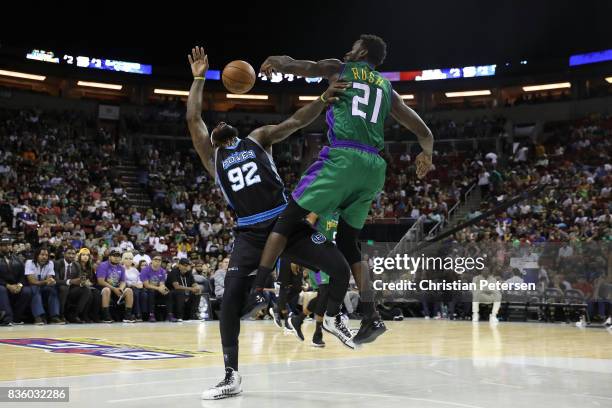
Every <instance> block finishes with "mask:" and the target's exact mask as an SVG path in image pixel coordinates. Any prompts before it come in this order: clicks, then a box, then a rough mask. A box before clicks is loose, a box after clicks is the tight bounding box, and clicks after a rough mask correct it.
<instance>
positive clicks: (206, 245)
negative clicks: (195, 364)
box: [0, 110, 612, 324]
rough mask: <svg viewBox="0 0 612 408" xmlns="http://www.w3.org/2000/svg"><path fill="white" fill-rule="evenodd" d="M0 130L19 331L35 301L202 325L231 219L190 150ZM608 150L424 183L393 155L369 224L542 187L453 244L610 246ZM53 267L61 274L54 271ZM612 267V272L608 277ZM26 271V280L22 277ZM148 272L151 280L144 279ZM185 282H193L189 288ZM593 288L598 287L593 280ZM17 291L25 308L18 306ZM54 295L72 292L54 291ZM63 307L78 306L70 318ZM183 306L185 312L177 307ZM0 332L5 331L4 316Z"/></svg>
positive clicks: (447, 174)
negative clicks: (145, 199) (132, 166)
mask: <svg viewBox="0 0 612 408" xmlns="http://www.w3.org/2000/svg"><path fill="white" fill-rule="evenodd" d="M158 114H159V112H158ZM0 119H1V122H0V141H1V147H0V217H1V219H2V224H1V233H2V236H3V237H4V239H6V241H5V242H4V243H5V244H6V245H0V246H2V248H3V249H2V254H3V255H4V256H3V257H2V258H3V259H0V276H4V274H6V277H9V278H11V279H12V281H11V283H8V280H5V281H3V280H2V279H4V278H0V286H4V287H7V285H10V290H7V291H5V292H7V296H5V297H6V298H7V299H9V301H10V302H12V304H13V312H14V315H16V316H17V317H15V316H13V317H12V319H13V321H14V322H19V321H21V320H20V319H21V316H20V315H19V313H21V314H23V315H24V316H25V315H27V314H28V312H27V310H26V309H27V308H25V309H24V306H23V305H24V304H25V303H27V302H30V304H31V305H32V306H31V308H30V309H31V310H30V313H32V318H33V319H34V321H35V322H36V323H39V324H40V323H44V322H45V321H44V320H43V319H42V317H41V314H40V307H43V308H45V310H46V312H45V314H46V316H47V317H48V319H47V321H49V322H51V323H57V324H60V323H62V322H64V321H65V320H66V319H68V320H72V321H77V322H78V321H98V320H105V321H110V320H113V319H119V318H121V319H125V320H126V321H136V320H140V319H142V320H149V319H156V318H158V317H159V316H157V317H156V315H155V311H154V310H153V309H154V308H155V307H160V306H161V307H162V308H165V310H166V313H165V316H166V317H167V318H168V319H169V320H171V321H174V320H178V319H188V318H195V317H198V318H201V312H202V309H201V306H202V302H201V300H200V299H196V298H195V297H196V296H201V295H202V294H207V295H209V296H210V297H211V298H214V297H215V294H216V295H217V297H221V296H222V282H223V279H222V276H223V274H224V273H225V270H224V269H223V268H226V267H227V257H228V255H229V254H230V253H231V250H232V245H233V232H232V228H233V226H234V219H233V216H232V214H231V212H230V211H229V210H228V208H227V206H226V205H225V202H224V201H223V198H222V195H221V193H220V191H219V188H218V187H217V186H216V185H215V183H214V182H213V180H212V179H211V177H209V176H208V175H207V174H206V172H205V171H204V169H203V166H201V164H200V162H199V160H198V159H197V156H196V155H195V153H194V152H193V151H192V150H189V149H184V150H172V148H171V147H170V146H171V145H168V144H167V143H164V142H159V143H150V144H145V145H142V146H137V147H136V148H135V149H134V150H133V151H132V152H131V154H130V153H128V151H127V150H128V143H127V141H126V139H125V136H124V135H122V136H121V137H116V136H114V135H113V134H112V132H109V131H108V130H105V129H104V128H101V127H98V126H97V124H96V123H95V122H93V121H89V120H87V118H83V117H79V116H78V115H74V114H68V113H55V114H50V113H44V112H39V111H31V110H18V111H13V110H0ZM168 120H169V119H168ZM176 123H177V125H178V124H179V123H180V121H178V120H177V121H176ZM259 125H260V123H258V122H256V121H255V120H248V121H245V122H243V123H239V124H238V126H240V127H241V134H242V135H245V134H248V133H249V131H250V130H251V129H252V128H253V127H256V126H259ZM432 128H433V130H434V134H435V133H436V131H439V132H440V133H444V132H451V131H450V130H449V129H452V128H454V129H455V130H453V132H457V133H456V135H468V136H469V137H480V136H479V135H491V134H492V133H491V132H493V134H497V132H498V131H501V129H503V120H502V119H495V120H489V121H488V120H485V119H483V120H481V121H475V122H473V123H465V124H462V125H459V126H458V125H456V124H452V122H439V123H437V124H433V123H432ZM449 135H451V136H452V137H454V136H453V134H451V133H449ZM470 135H471V136H470ZM468 136H466V137H468ZM460 137H461V136H460ZM299 143H303V141H300V142H298V143H297V144H296V145H295V146H292V147H291V148H289V149H278V152H279V154H277V155H276V162H277V167H278V169H279V173H280V174H281V175H282V177H283V178H284V181H285V183H286V185H287V191H291V190H292V188H293V187H294V186H295V185H296V184H297V182H298V180H299V177H300V174H301V172H302V171H303V167H304V165H305V164H307V163H303V162H302V161H300V160H299V159H300V158H301V155H302V150H303V149H302V148H301V146H299ZM610 143H611V142H610V122H609V121H606V120H598V121H587V122H584V123H577V124H575V125H574V126H573V127H572V128H566V129H560V130H559V131H558V134H555V135H554V136H553V137H550V138H549V139H548V141H545V142H542V143H541V144H529V145H523V146H520V147H519V148H517V149H516V151H515V152H514V154H513V155H508V157H505V158H504V159H505V160H503V162H504V163H503V165H502V163H501V162H502V160H501V159H502V158H501V157H500V160H499V163H498V157H497V155H496V154H495V153H493V152H489V153H486V152H484V151H483V152H476V153H475V154H476V155H475V156H474V154H472V155H466V154H463V155H462V154H458V153H457V152H448V153H439V154H437V156H436V157H435V158H434V163H436V165H437V166H438V167H437V168H436V169H435V170H434V172H433V173H432V174H431V175H430V176H428V177H427V178H426V179H425V180H416V178H415V175H414V168H413V167H414V164H413V163H414V158H413V157H410V155H409V154H407V153H404V154H400V155H396V156H391V155H387V161H388V163H389V164H388V178H387V183H386V186H385V191H384V192H383V193H381V194H380V196H379V197H377V199H376V200H375V202H374V203H373V204H372V209H371V213H370V221H374V222H380V221H382V220H385V219H392V220H393V222H395V220H397V219H402V218H406V219H411V220H416V219H418V218H421V217H425V218H426V219H427V220H428V222H430V223H438V222H441V221H443V220H444V219H445V218H446V217H447V216H448V211H449V209H450V208H451V207H452V206H453V205H455V204H456V203H457V202H458V201H459V200H460V199H461V197H462V195H463V193H465V191H466V190H467V189H468V188H469V187H470V186H471V184H472V183H473V182H474V180H478V185H479V186H480V189H481V190H482V193H483V196H484V197H485V201H484V202H483V206H482V207H481V208H480V209H478V210H477V211H474V212H473V213H472V214H470V216H476V215H478V213H479V212H480V213H481V212H484V211H486V210H487V209H489V208H491V207H492V206H494V205H495V204H496V203H498V202H500V201H503V200H505V199H507V198H508V197H510V196H512V195H514V194H516V193H518V192H520V191H522V190H524V189H525V188H527V187H528V186H531V185H533V184H536V183H539V182H546V183H548V184H550V185H551V186H553V188H552V189H551V190H549V191H547V192H546V193H544V194H542V195H540V196H537V197H534V198H532V199H530V200H528V201H525V202H521V203H519V204H517V205H516V206H513V207H510V208H508V209H507V210H506V212H504V213H503V214H500V215H499V216H497V217H494V218H490V219H487V220H484V221H482V222H480V223H479V224H477V225H475V226H473V227H471V228H469V229H466V230H464V231H462V232H460V233H458V234H456V235H455V236H454V237H453V238H452V240H453V241H454V242H457V243H461V244H464V243H465V244H468V243H471V242H482V241H487V242H506V243H512V244H513V245H518V246H520V245H525V244H532V243H539V242H570V243H571V244H572V245H575V243H580V242H584V241H606V240H607V241H610V239H611V235H610V225H611V219H610V187H609V186H610V185H612V183H611V182H610V181H611V177H612V175H611V168H610V166H611V165H610V157H609V152H610V151H611V149H610ZM296 146H297V147H296ZM485 153H486V154H485ZM132 157H133V158H134V161H135V162H136V164H137V166H138V167H139V169H140V176H139V183H140V184H141V186H142V188H143V189H144V190H145V191H147V193H148V194H149V198H150V202H151V205H150V206H147V207H138V206H136V205H135V204H134V203H133V202H132V201H130V199H129V195H128V191H127V189H126V186H125V184H124V182H123V180H122V179H121V177H120V176H119V174H118V172H117V166H118V165H120V164H122V163H124V162H125V161H126V160H130V159H131V158H132ZM576 245H578V244H576ZM41 248H44V250H42V251H41ZM72 253H73V254H74V255H73V256H74V258H75V259H74V261H70V262H69V263H71V264H72V262H74V263H75V265H76V264H78V265H80V267H79V268H75V270H74V271H73V270H69V271H64V273H63V274H62V273H61V271H59V270H58V271H56V270H57V264H58V263H61V262H64V264H65V263H66V262H67V261H68V259H67V258H66V257H67V256H68V257H70V256H71V255H70V254H72ZM577 253H579V251H578V250H576V249H575V248H574V254H577ZM126 254H127V255H126ZM122 257H123V258H126V259H122ZM130 257H131V258H133V259H129V258H130ZM84 258H87V260H85V261H84ZM567 258H571V257H567ZM143 260H144V263H143V262H142V261H143ZM154 260H155V266H153V268H154V269H155V270H154V271H153V272H152V273H151V271H150V269H151V267H152V266H151V265H153V261H154ZM123 261H125V264H124V265H123V266H122V267H121V265H122V263H123ZM158 261H159V267H158V266H157V265H158V263H157V262H158ZM566 261H569V260H568V259H566ZM51 264H52V265H53V267H52V268H51V267H49V266H45V265H51ZM563 264H564V265H571V264H572V263H571V262H564V263H563ZM610 264H611V262H610V261H609V259H608V260H607V264H606V265H610ZM84 265H88V266H84ZM104 265H106V266H104ZM108 265H110V266H108ZM100 268H102V269H100ZM147 268H148V269H147ZM566 268H569V266H566ZM60 269H61V268H60ZM76 269H79V270H78V271H77V270H76ZM160 269H161V270H163V271H164V273H162V272H159V270H160ZM19 270H23V276H22V277H21V278H17V277H15V276H13V274H15V273H16V271H19ZM51 270H53V271H54V273H51ZM100 270H102V271H104V272H98V271H100ZM109 270H110V272H109ZM121 270H122V271H123V273H121ZM143 270H147V272H143ZM28 271H29V273H28ZM134 271H137V272H138V273H136V272H134ZM494 272H495V273H497V271H494ZM574 272H575V271H574ZM143 273H144V276H146V277H150V276H152V277H153V278H149V279H143ZM504 273H507V271H505V272H504ZM26 274H27V275H28V276H32V277H31V278H30V277H28V278H26V277H25V276H26ZM575 275H576V274H575ZM610 275H611V274H610V273H609V272H608V273H607V276H608V277H609V276H610ZM53 276H55V277H53ZM109 276H110V277H109ZM186 276H189V277H190V279H189V281H188V282H186V281H181V278H182V277H183V278H185V277H186ZM102 277H104V278H102ZM600 277H601V274H600ZM575 279H576V283H575V284H577V285H578V284H580V285H582V287H583V288H586V286H585V285H584V283H585V282H582V281H581V276H578V275H576V278H575ZM585 279H586V283H588V284H593V280H594V279H597V276H596V274H592V276H590V275H589V276H586V277H585ZM607 279H609V278H607ZM9 280H10V279H9ZM550 280H551V281H552V278H551V279H550ZM579 281H580V282H579ZM58 283H59V284H58ZM19 284H21V285H22V287H21V288H20V289H19V292H20V293H22V295H19V296H17V295H18V293H14V292H15V291H17V290H18V289H17V286H18V285H19ZM175 284H178V286H177V285H175ZM121 285H123V286H121ZM54 286H56V289H57V288H59V287H60V286H61V287H65V289H62V291H60V290H59V289H57V290H55V291H52V290H50V289H48V287H54ZM72 286H75V288H73V287H72ZM177 287H178V288H177ZM73 289H74V290H73ZM9 292H10V293H9ZM166 292H167V293H166ZM587 292H588V291H587ZM181 293H182V295H181ZM188 293H189V294H192V295H193V297H190V296H191V295H188ZM1 296H3V295H2V294H0V297H1ZM56 297H57V299H56ZM3 299H4V298H3ZM24 299H25V300H24ZM27 299H29V300H27ZM169 299H172V300H169ZM26 300H27V302H26ZM24 302H25V303H24ZM66 302H67V303H68V304H71V308H69V310H70V311H69V312H68V313H67V312H66V304H67V303H66ZM117 302H120V303H122V305H125V306H122V307H125V309H126V310H125V312H124V314H123V317H118V316H117V315H116V314H115V315H113V313H115V312H114V309H115V307H114V305H116V303H117ZM151 302H153V303H151ZM188 302H189V304H188V305H187V306H185V307H182V308H181V309H180V310H179V311H177V309H176V305H177V304H181V305H183V303H185V304H187V303H188ZM34 304H36V307H35V306H34ZM41 305H42V306H41ZM17 306H18V307H17ZM39 306H40V307H39ZM196 306H197V307H196ZM107 307H108V309H110V311H109V310H108V309H107ZM47 308H49V310H47ZM152 313H153V317H152V318H151V314H152ZM37 315H38V316H37ZM208 316H209V317H212V316H213V315H212V314H210V313H209V314H208ZM38 317H40V319H37V318H38ZM15 319H16V320H15ZM0 320H3V321H5V322H6V321H7V316H6V312H5V316H3V317H2V318H1V319H0Z"/></svg>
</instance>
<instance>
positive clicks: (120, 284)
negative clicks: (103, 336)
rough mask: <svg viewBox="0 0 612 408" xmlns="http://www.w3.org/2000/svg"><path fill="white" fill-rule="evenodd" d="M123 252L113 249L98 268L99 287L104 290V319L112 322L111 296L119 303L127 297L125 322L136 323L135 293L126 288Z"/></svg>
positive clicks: (105, 321)
mask: <svg viewBox="0 0 612 408" xmlns="http://www.w3.org/2000/svg"><path fill="white" fill-rule="evenodd" d="M120 261H121V253H120V252H119V251H117V250H112V251H111V252H110V255H109V256H108V261H105V262H102V263H101V264H100V265H99V266H98V269H96V277H97V278H98V287H99V288H100V291H101V292H102V321H104V323H112V322H113V319H112V317H111V315H110V312H109V310H108V308H109V305H110V301H111V298H112V299H113V301H117V303H118V304H119V303H120V302H121V300H122V299H125V317H124V319H123V321H124V322H125V323H134V322H135V321H136V320H135V319H134V315H133V314H132V305H133V303H134V293H133V292H132V289H130V288H126V287H125V286H126V283H125V269H124V268H123V266H122V265H121V264H120Z"/></svg>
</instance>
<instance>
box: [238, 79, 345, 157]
mask: <svg viewBox="0 0 612 408" xmlns="http://www.w3.org/2000/svg"><path fill="white" fill-rule="evenodd" d="M348 86H349V83H348V82H334V83H332V84H331V85H330V86H329V88H327V90H326V91H325V92H324V93H323V95H321V96H320V97H319V98H317V99H316V100H314V101H312V102H310V103H309V104H308V105H306V106H304V107H302V108H300V109H299V110H298V111H297V112H295V113H294V114H293V116H291V117H290V118H289V119H287V120H285V121H284V122H281V123H279V124H278V125H268V126H262V127H260V128H258V129H255V130H254V131H253V132H252V133H251V135H250V136H251V137H252V138H254V139H255V140H257V142H258V143H259V144H260V145H261V146H262V147H264V148H266V149H267V148H268V147H270V146H272V145H273V144H275V143H278V142H280V141H283V140H285V139H286V138H287V137H289V136H290V135H291V134H292V133H294V132H296V131H297V130H299V129H302V128H304V127H306V126H308V125H310V124H311V123H312V122H314V120H315V119H316V118H317V117H319V115H320V114H321V112H322V111H323V108H325V106H326V105H327V104H330V103H336V102H337V101H338V94H339V93H342V92H344V90H345V89H346V88H347V87H348Z"/></svg>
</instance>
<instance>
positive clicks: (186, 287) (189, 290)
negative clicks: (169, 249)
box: [166, 258, 202, 322]
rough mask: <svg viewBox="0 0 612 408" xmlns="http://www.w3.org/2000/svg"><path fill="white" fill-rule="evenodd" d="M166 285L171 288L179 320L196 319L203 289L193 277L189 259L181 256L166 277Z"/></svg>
mask: <svg viewBox="0 0 612 408" xmlns="http://www.w3.org/2000/svg"><path fill="white" fill-rule="evenodd" d="M166 286H167V287H169V288H170V289H171V290H170V296H171V297H172V303H173V305H174V309H175V310H176V318H177V321H179V322H182V321H183V319H185V320H196V319H197V317H196V311H197V308H198V306H199V304H200V295H201V294H202V291H201V289H200V286H199V285H198V284H197V283H196V282H195V279H194V278H193V274H192V273H191V261H190V260H189V259H187V258H181V259H180V260H179V261H178V265H177V266H175V267H174V268H172V270H171V271H170V273H169V274H168V278H167V279H166ZM185 312H186V313H185Z"/></svg>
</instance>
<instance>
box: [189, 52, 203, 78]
mask: <svg viewBox="0 0 612 408" xmlns="http://www.w3.org/2000/svg"><path fill="white" fill-rule="evenodd" d="M187 59H188V60H189V65H191V73H192V74H193V76H194V77H203V76H205V75H206V71H208V55H206V53H205V52H204V48H202V47H198V46H196V47H195V48H192V49H191V55H187Z"/></svg>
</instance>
